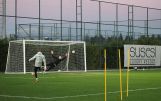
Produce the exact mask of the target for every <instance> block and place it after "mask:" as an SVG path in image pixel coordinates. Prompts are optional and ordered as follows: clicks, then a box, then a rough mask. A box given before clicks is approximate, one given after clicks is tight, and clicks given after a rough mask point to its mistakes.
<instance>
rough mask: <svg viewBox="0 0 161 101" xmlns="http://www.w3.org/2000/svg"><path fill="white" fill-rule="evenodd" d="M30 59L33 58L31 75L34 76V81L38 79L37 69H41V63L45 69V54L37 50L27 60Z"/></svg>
mask: <svg viewBox="0 0 161 101" xmlns="http://www.w3.org/2000/svg"><path fill="white" fill-rule="evenodd" d="M32 60H35V67H34V73H33V75H34V76H35V78H36V81H38V77H37V71H38V70H41V67H42V64H44V70H46V59H45V56H44V55H43V54H42V52H40V51H39V52H37V54H35V55H34V56H33V57H32V58H30V59H29V62H30V61H32Z"/></svg>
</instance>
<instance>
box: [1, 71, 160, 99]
mask: <svg viewBox="0 0 161 101" xmlns="http://www.w3.org/2000/svg"><path fill="white" fill-rule="evenodd" d="M122 77H123V100H122V101H160V100H161V70H145V71H130V76H129V97H126V72H123V75H122ZM119 90H120V88H119V71H108V72H107V101H120V92H119ZM0 101H104V73H103V72H86V73H85V72H76V73H61V72H55V73H47V74H39V81H38V82H37V83H35V82H34V78H33V77H32V75H31V74H26V75H23V74H0Z"/></svg>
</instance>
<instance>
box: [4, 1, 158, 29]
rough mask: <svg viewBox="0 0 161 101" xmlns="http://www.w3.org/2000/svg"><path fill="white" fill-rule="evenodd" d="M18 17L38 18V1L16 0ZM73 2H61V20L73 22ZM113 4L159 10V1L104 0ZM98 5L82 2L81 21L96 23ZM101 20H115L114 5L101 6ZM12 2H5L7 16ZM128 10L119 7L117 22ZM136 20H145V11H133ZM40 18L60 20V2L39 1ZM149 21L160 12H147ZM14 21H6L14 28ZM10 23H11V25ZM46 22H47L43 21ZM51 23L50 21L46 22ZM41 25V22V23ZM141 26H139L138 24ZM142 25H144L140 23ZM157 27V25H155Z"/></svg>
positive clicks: (12, 9) (35, 21) (34, 21)
mask: <svg viewBox="0 0 161 101" xmlns="http://www.w3.org/2000/svg"><path fill="white" fill-rule="evenodd" d="M17 1H18V12H17V14H18V16H28V17H37V18H38V15H39V14H38V0H17ZM75 1H76V0H63V19H64V20H75V18H76V15H75ZM104 1H111V2H115V3H117V2H118V3H124V4H132V5H138V6H144V7H151V8H159V9H161V0H104ZM98 12H99V11H98V3H97V2H94V1H90V0H83V21H92V22H93V21H98V17H99V16H98ZM101 12H102V20H103V21H109V20H110V21H114V20H116V18H115V17H116V8H115V5H111V4H105V3H104V4H102V11H101ZM14 13H15V12H14V0H7V15H14ZM127 15H128V10H127V7H125V6H120V7H119V20H127V19H128V18H127V17H128V16H127ZM134 17H135V19H136V20H146V9H140V8H136V9H135V16H134ZM41 18H49V19H58V20H59V19H60V0H41ZM149 19H161V11H153V10H149ZM13 21H14V19H8V22H7V23H8V24H9V25H11V24H13V25H12V26H14V23H13ZM11 22H12V23H11ZM45 22H47V21H45ZM48 22H50V23H51V21H48ZM18 23H38V20H28V19H18ZM42 23H43V21H42ZM138 24H139V23H138ZM140 25H141V24H140ZM142 25H144V23H142ZM151 25H154V24H151ZM156 25H159V24H156ZM13 30H14V27H13Z"/></svg>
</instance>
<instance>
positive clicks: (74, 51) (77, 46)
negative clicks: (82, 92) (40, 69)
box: [5, 40, 87, 74]
mask: <svg viewBox="0 0 161 101" xmlns="http://www.w3.org/2000/svg"><path fill="white" fill-rule="evenodd" d="M51 50H53V51H54V53H53V55H54V56H55V57H59V56H62V57H63V56H65V54H68V55H67V58H66V59H64V60H63V61H61V62H60V63H59V64H58V65H57V66H56V67H55V68H54V69H52V71H58V70H61V71H85V72H86V71H87V67H86V66H87V65H86V44H85V42H84V41H48V40H15V41H10V43H9V48H8V56H7V63H6V70H5V73H24V74H25V73H27V72H32V71H33V69H34V61H32V62H29V61H28V60H29V59H30V58H31V57H33V56H34V55H35V54H36V53H37V52H38V51H41V52H42V53H43V54H44V56H45V58H46V62H47V64H48V63H50V62H52V61H53V58H52V56H51V52H50V51H51Z"/></svg>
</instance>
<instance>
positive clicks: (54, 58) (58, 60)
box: [51, 55, 66, 66]
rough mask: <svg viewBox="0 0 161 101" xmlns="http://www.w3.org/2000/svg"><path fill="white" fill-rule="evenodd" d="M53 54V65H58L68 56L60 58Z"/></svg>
mask: <svg viewBox="0 0 161 101" xmlns="http://www.w3.org/2000/svg"><path fill="white" fill-rule="evenodd" d="M51 56H52V58H53V59H52V62H51V63H52V64H53V65H56V66H57V65H58V64H59V63H60V62H61V61H63V60H65V59H66V56H64V57H62V58H61V59H59V58H58V57H56V56H54V55H51Z"/></svg>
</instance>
